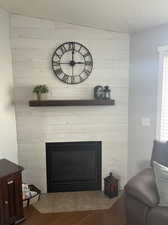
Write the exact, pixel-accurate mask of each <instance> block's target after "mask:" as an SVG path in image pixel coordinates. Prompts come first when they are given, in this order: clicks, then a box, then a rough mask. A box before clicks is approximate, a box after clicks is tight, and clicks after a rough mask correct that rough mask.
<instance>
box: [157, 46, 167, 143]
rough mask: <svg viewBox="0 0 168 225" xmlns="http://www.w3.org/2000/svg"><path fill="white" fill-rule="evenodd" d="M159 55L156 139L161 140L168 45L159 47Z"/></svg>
mask: <svg viewBox="0 0 168 225" xmlns="http://www.w3.org/2000/svg"><path fill="white" fill-rule="evenodd" d="M158 53H159V70H158V88H157V115H156V116H157V117H156V139H157V140H160V124H161V106H162V82H163V60H164V56H168V45H166V46H160V47H158Z"/></svg>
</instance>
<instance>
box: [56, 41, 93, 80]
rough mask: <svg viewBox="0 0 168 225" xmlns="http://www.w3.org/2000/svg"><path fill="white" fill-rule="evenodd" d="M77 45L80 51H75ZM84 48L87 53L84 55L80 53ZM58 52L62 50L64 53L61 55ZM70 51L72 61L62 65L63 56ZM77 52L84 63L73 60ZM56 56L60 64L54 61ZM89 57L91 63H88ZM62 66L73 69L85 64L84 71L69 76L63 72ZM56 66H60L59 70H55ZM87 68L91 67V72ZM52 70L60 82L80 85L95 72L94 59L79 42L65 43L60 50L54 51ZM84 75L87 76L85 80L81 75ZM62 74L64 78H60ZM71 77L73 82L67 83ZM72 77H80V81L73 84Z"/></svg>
mask: <svg viewBox="0 0 168 225" xmlns="http://www.w3.org/2000/svg"><path fill="white" fill-rule="evenodd" d="M65 45H68V49H67V48H65ZM75 45H78V46H79V49H78V50H77V49H75ZM82 48H83V49H85V50H86V53H85V54H84V55H83V54H82V53H81V52H80V50H81V49H82ZM58 50H61V52H62V54H61V55H59V54H58V53H57V51H58ZM69 51H72V60H71V61H70V62H69V63H60V60H61V58H62V56H63V55H64V54H65V53H67V52H69ZM75 52H78V53H79V54H80V55H81V56H82V57H83V59H84V62H75V61H74V60H73V57H74V56H73V55H74V53H75ZM55 56H56V57H58V58H59V63H58V61H55V60H54V58H55ZM87 56H89V57H90V60H89V61H86V57H87ZM61 64H69V65H70V66H72V67H74V66H75V65H76V64H84V69H83V70H82V72H81V73H80V74H78V75H69V74H67V73H65V72H64V71H63V70H62V68H61ZM55 66H58V69H55ZM87 66H90V69H89V70H88V69H86V67H87ZM52 70H53V72H54V73H55V75H56V76H57V78H58V79H59V80H60V81H62V82H64V83H66V84H80V83H82V82H83V81H85V80H86V79H87V78H88V77H89V76H90V74H91V72H92V70H93V58H92V55H91V53H90V51H89V50H88V48H86V47H85V46H84V45H83V44H81V43H79V42H75V41H74V42H65V43H63V44H61V45H60V46H59V47H58V48H56V50H55V51H54V53H53V55H52ZM83 73H85V74H86V77H85V78H83V77H81V74H83ZM60 74H63V77H62V78H60V77H59V75H60ZM69 77H71V82H67V81H68V78H69ZM72 77H79V81H78V82H73V79H72Z"/></svg>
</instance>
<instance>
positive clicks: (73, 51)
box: [72, 48, 75, 61]
mask: <svg viewBox="0 0 168 225" xmlns="http://www.w3.org/2000/svg"><path fill="white" fill-rule="evenodd" d="M74 53H75V49H74V48H73V50H72V61H74Z"/></svg>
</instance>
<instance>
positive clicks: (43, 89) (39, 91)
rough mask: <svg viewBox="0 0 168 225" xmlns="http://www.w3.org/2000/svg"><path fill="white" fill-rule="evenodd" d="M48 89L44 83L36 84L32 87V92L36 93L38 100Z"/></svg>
mask: <svg viewBox="0 0 168 225" xmlns="http://www.w3.org/2000/svg"><path fill="white" fill-rule="evenodd" d="M48 91H49V90H48V87H47V86H46V85H45V84H44V85H37V86H35V87H34V89H33V93H36V95H37V100H38V101H40V100H41V94H44V93H48Z"/></svg>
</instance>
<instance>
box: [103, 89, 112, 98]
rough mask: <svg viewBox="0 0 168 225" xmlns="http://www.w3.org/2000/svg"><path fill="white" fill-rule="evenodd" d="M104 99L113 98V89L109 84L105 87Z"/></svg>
mask: <svg viewBox="0 0 168 225" xmlns="http://www.w3.org/2000/svg"><path fill="white" fill-rule="evenodd" d="M104 99H111V90H110V88H109V86H105V87H104Z"/></svg>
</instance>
